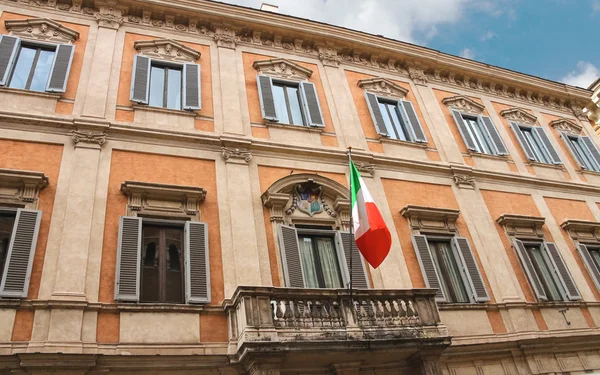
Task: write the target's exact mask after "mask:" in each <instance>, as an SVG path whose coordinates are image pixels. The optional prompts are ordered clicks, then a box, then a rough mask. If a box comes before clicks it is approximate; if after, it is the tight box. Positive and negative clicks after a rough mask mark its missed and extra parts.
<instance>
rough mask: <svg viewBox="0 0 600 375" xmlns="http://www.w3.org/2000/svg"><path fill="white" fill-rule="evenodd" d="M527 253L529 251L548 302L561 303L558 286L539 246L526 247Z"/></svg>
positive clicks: (547, 260)
mask: <svg viewBox="0 0 600 375" xmlns="http://www.w3.org/2000/svg"><path fill="white" fill-rule="evenodd" d="M527 251H529V254H530V256H531V260H532V261H533V266H534V268H535V272H536V273H537V276H538V278H539V279H540V281H541V282H542V284H543V286H544V289H545V290H546V296H547V297H548V300H549V301H562V294H561V293H560V289H559V286H558V285H557V283H556V280H555V279H554V277H553V276H552V268H551V267H552V266H550V265H549V263H550V260H549V259H548V258H547V256H544V254H543V252H542V249H541V246H539V245H538V246H527Z"/></svg>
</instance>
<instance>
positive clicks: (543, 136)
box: [533, 126, 562, 164]
mask: <svg viewBox="0 0 600 375" xmlns="http://www.w3.org/2000/svg"><path fill="white" fill-rule="evenodd" d="M533 131H534V132H535V134H537V136H538V137H539V138H540V140H541V141H542V144H543V145H544V147H545V148H546V150H547V151H548V155H550V160H551V161H552V164H562V160H560V156H558V153H557V152H556V149H554V146H552V143H550V138H548V135H547V134H546V131H545V130H544V128H542V127H539V126H534V127H533Z"/></svg>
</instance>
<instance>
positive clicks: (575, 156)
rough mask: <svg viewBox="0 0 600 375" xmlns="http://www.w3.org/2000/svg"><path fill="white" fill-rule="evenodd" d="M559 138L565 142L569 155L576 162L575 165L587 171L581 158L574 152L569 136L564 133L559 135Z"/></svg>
mask: <svg viewBox="0 0 600 375" xmlns="http://www.w3.org/2000/svg"><path fill="white" fill-rule="evenodd" d="M560 136H561V138H562V139H563V141H564V142H565V144H566V145H567V148H568V149H569V150H570V151H571V154H573V157H574V158H575V160H577V163H579V166H580V167H581V169H587V167H586V166H585V162H584V161H583V160H582V159H581V156H580V155H579V153H578V152H577V151H576V150H575V146H573V143H572V142H573V141H571V139H570V138H569V136H568V135H567V134H565V133H561V135H560ZM578 138H579V137H578Z"/></svg>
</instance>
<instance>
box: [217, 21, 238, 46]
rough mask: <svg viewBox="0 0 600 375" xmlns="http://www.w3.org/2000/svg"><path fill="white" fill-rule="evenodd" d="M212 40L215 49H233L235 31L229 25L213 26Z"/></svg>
mask: <svg viewBox="0 0 600 375" xmlns="http://www.w3.org/2000/svg"><path fill="white" fill-rule="evenodd" d="M213 39H214V41H215V42H216V43H217V47H223V48H231V49H235V46H236V31H235V29H234V28H233V27H232V26H231V25H228V24H217V25H215V26H214V34H213Z"/></svg>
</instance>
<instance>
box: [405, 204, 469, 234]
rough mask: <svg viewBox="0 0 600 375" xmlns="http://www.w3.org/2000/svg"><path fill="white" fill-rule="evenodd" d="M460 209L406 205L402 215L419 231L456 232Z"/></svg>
mask: <svg viewBox="0 0 600 375" xmlns="http://www.w3.org/2000/svg"><path fill="white" fill-rule="evenodd" d="M459 214H460V210H455V209H450V208H435V207H426V206H416V205H412V204H409V205H406V206H404V208H402V209H401V210H400V215H402V216H404V217H405V218H407V219H408V222H409V224H410V227H411V228H412V229H413V230H415V231H419V232H427V233H455V232H456V220H457V219H458V215H459Z"/></svg>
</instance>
